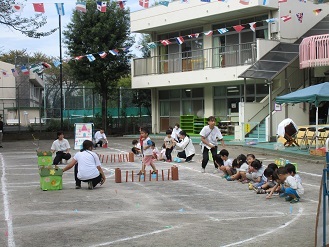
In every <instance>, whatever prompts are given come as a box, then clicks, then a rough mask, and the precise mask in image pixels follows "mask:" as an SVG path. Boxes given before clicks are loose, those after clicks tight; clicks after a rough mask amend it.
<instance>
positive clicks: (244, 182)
mask: <svg viewBox="0 0 329 247" xmlns="http://www.w3.org/2000/svg"><path fill="white" fill-rule="evenodd" d="M241 183H243V184H247V183H249V180H248V179H245V180H242V181H241Z"/></svg>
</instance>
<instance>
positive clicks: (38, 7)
mask: <svg viewBox="0 0 329 247" xmlns="http://www.w3.org/2000/svg"><path fill="white" fill-rule="evenodd" d="M33 7H34V11H35V12H41V13H45V6H44V5H43V3H33Z"/></svg>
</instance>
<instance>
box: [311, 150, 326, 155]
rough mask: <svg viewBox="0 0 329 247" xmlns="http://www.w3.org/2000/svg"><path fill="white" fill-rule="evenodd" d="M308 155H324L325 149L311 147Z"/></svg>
mask: <svg viewBox="0 0 329 247" xmlns="http://www.w3.org/2000/svg"><path fill="white" fill-rule="evenodd" d="M310 155H316V156H326V149H325V148H318V149H311V150H310Z"/></svg>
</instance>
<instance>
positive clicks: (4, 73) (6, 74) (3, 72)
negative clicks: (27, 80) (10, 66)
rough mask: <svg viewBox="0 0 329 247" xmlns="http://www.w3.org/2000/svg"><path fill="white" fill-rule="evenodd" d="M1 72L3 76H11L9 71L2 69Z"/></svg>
mask: <svg viewBox="0 0 329 247" xmlns="http://www.w3.org/2000/svg"><path fill="white" fill-rule="evenodd" d="M1 74H2V76H3V77H9V74H8V73H7V71H4V70H3V71H1Z"/></svg>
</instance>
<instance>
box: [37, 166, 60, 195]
mask: <svg viewBox="0 0 329 247" xmlns="http://www.w3.org/2000/svg"><path fill="white" fill-rule="evenodd" d="M39 174H40V187H41V189H42V190H61V189H62V187H63V181H62V175H63V170H62V169H54V168H45V167H41V168H40V169H39Z"/></svg>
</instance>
